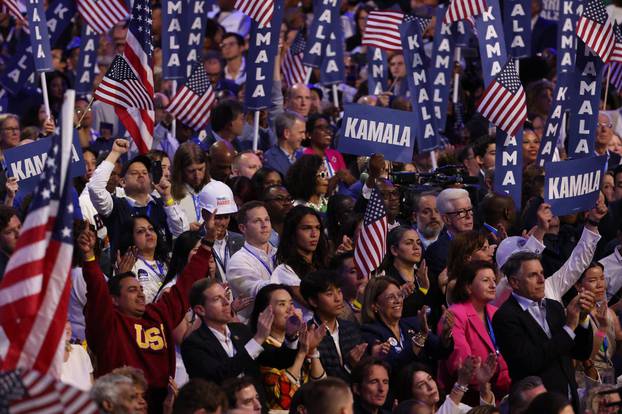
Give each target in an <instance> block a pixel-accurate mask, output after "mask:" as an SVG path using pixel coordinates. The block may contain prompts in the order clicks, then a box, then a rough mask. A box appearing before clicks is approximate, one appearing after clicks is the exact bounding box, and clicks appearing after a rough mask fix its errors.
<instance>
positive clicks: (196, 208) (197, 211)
mask: <svg viewBox="0 0 622 414" xmlns="http://www.w3.org/2000/svg"><path fill="white" fill-rule="evenodd" d="M190 195H191V196H192V203H193V204H194V214H196V216H197V221H201V208H200V207H199V196H198V195H197V194H190Z"/></svg>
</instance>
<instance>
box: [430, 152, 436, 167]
mask: <svg viewBox="0 0 622 414" xmlns="http://www.w3.org/2000/svg"><path fill="white" fill-rule="evenodd" d="M430 160H431V161H432V171H436V169H437V168H438V164H437V163H436V150H432V151H430Z"/></svg>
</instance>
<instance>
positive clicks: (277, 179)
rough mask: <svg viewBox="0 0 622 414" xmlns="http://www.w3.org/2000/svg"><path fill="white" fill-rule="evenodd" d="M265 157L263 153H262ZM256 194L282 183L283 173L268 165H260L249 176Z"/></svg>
mask: <svg viewBox="0 0 622 414" xmlns="http://www.w3.org/2000/svg"><path fill="white" fill-rule="evenodd" d="M264 157H265V155H264ZM251 182H252V183H253V187H255V193H256V194H263V193H264V192H265V191H266V190H267V189H268V188H269V187H272V186H274V185H278V186H280V185H283V175H281V173H280V172H278V171H277V170H275V169H274V168H270V167H261V168H260V169H258V170H257V171H256V172H255V174H253V176H252V177H251Z"/></svg>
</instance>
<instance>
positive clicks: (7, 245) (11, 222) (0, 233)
mask: <svg viewBox="0 0 622 414" xmlns="http://www.w3.org/2000/svg"><path fill="white" fill-rule="evenodd" d="M21 228H22V221H21V220H20V219H19V215H18V212H17V210H15V209H14V208H12V207H7V206H0V280H2V276H4V269H5V268H6V265H7V263H8V262H9V258H10V257H11V254H13V250H15V245H16V244H17V239H18V237H19V232H20V230H21Z"/></svg>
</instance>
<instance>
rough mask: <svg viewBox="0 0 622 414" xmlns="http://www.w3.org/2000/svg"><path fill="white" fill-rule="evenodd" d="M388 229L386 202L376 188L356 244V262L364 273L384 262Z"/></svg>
mask: <svg viewBox="0 0 622 414" xmlns="http://www.w3.org/2000/svg"><path fill="white" fill-rule="evenodd" d="M388 230H389V224H388V220H387V212H386V210H385V208H384V202H383V201H382V198H380V194H379V193H378V190H377V189H375V188H374V189H373V190H372V193H371V196H370V198H369V201H368V202H367V208H366V209H365V215H364V216H363V227H362V228H361V232H360V234H359V236H358V238H357V239H356V244H355V246H354V264H355V265H356V267H357V268H358V269H359V270H360V272H361V273H362V274H363V275H365V276H369V275H370V274H371V273H372V272H373V271H374V270H376V269H377V268H378V267H379V266H380V264H381V263H382V260H383V259H384V255H385V254H386V252H387V232H388Z"/></svg>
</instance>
